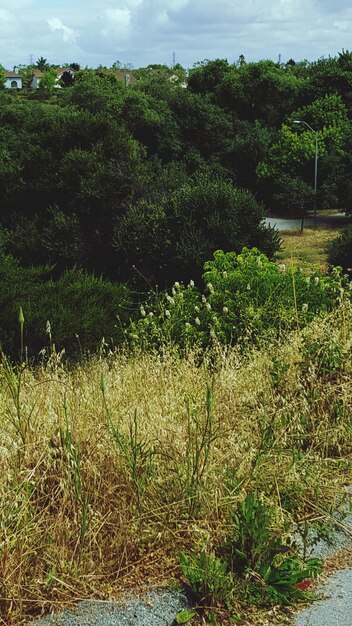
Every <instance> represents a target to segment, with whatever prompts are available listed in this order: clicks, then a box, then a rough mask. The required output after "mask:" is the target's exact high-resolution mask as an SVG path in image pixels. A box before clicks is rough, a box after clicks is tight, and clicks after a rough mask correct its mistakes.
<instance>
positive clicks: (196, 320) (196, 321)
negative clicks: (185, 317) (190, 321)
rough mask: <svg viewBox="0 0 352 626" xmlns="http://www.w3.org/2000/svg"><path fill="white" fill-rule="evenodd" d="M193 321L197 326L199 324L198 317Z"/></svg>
mask: <svg viewBox="0 0 352 626" xmlns="http://www.w3.org/2000/svg"><path fill="white" fill-rule="evenodd" d="M194 321H195V323H196V324H197V326H200V319H199V317H196V319H195V320H194Z"/></svg>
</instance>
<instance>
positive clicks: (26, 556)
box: [0, 304, 352, 625]
mask: <svg viewBox="0 0 352 626" xmlns="http://www.w3.org/2000/svg"><path fill="white" fill-rule="evenodd" d="M351 352H352V313H351V307H350V306H349V305H348V304H346V305H344V306H342V307H340V308H339V309H338V310H337V311H335V312H334V314H332V315H330V316H329V317H326V318H324V319H318V320H316V321H315V322H313V323H312V324H311V325H310V326H309V327H307V328H306V329H304V330H303V331H301V332H297V333H293V334H292V335H290V336H288V337H287V338H286V340H285V341H284V342H283V343H281V344H277V345H273V346H271V347H270V348H267V349H265V350H264V349H263V350H257V351H253V352H252V353H251V354H249V353H247V354H245V355H241V354H239V353H238V352H236V350H235V349H234V350H229V351H227V352H224V351H221V350H220V349H219V350H218V352H216V351H215V352H213V353H212V354H208V355H206V357H205V358H204V359H203V360H202V361H200V359H199V355H192V354H190V355H189V356H188V358H183V359H181V358H179V357H176V356H175V355H173V354H172V353H170V352H165V353H164V354H142V355H140V356H138V357H131V356H128V355H125V354H116V355H111V354H110V355H109V354H108V355H105V356H101V357H95V358H92V359H90V360H89V361H87V362H85V363H82V364H81V365H77V366H75V367H72V368H69V367H65V366H63V365H62V364H61V363H60V361H59V360H56V361H55V359H54V358H52V359H51V360H50V361H49V363H48V364H46V365H45V366H43V367H39V368H35V369H31V368H28V367H26V366H20V367H18V368H16V367H15V366H13V365H11V364H10V363H9V362H8V361H7V360H6V358H5V357H4V358H3V360H2V365H1V369H0V407H1V422H0V445H1V455H0V469H1V472H0V616H1V617H0V623H1V621H2V623H3V624H7V625H15V624H16V625H17V624H20V623H25V622H26V621H29V620H30V617H31V616H33V615H37V614H39V613H40V612H41V611H49V610H50V609H51V608H53V607H58V606H62V605H64V604H65V603H69V602H72V601H74V600H76V599H79V598H83V597H87V596H90V597H92V596H95V597H101V598H109V597H111V596H113V595H114V594H116V593H117V592H118V591H119V590H121V589H124V588H126V587H128V586H134V585H138V584H139V583H143V582H160V581H162V580H166V579H170V578H172V577H173V576H175V575H176V576H177V574H178V554H179V551H180V550H185V549H187V548H189V547H191V546H194V545H195V544H197V545H198V546H202V547H204V548H207V549H209V548H211V547H212V545H213V544H214V543H217V542H218V540H219V539H221V537H222V536H223V534H224V533H226V524H227V519H228V512H229V511H230V510H231V508H233V507H234V506H235V505H236V503H237V502H238V501H239V500H241V499H243V498H244V496H245V494H246V493H247V492H248V491H250V490H253V489H256V490H258V492H260V493H261V494H262V497H263V498H264V499H265V500H267V501H270V502H271V503H273V504H274V505H275V506H276V511H277V515H276V521H275V524H277V525H278V527H280V528H281V529H282V528H283V527H285V528H286V526H287V521H289V522H292V523H293V522H298V523H299V522H300V521H302V520H306V519H308V518H312V519H313V518H318V517H320V516H321V515H322V514H326V515H329V513H330V512H331V511H332V509H333V508H334V507H336V505H337V502H338V500H339V498H340V494H341V485H342V484H343V483H344V482H346V481H349V480H350V464H351V430H352V429H351V415H352V379H351Z"/></svg>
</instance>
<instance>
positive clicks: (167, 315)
mask: <svg viewBox="0 0 352 626" xmlns="http://www.w3.org/2000/svg"><path fill="white" fill-rule="evenodd" d="M170 315H171V314H170V311H169V309H165V317H170Z"/></svg>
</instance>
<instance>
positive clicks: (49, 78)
mask: <svg viewBox="0 0 352 626" xmlns="http://www.w3.org/2000/svg"><path fill="white" fill-rule="evenodd" d="M56 82H57V73H56V70H55V68H54V67H51V68H49V69H47V70H45V71H44V73H43V76H42V77H41V79H40V84H39V89H40V90H43V91H44V92H46V93H51V92H52V91H53V89H54V87H55V85H56Z"/></svg>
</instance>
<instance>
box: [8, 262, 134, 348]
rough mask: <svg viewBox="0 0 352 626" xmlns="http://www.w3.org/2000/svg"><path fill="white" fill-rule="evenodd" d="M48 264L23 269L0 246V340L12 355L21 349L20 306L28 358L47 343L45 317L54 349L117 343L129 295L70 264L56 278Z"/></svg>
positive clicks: (128, 302) (123, 286)
mask: <svg viewBox="0 0 352 626" xmlns="http://www.w3.org/2000/svg"><path fill="white" fill-rule="evenodd" d="M52 270H53V268H51V267H48V266H47V267H40V268H23V267H21V266H20V264H19V262H18V261H17V260H16V259H14V258H13V257H11V256H9V255H5V254H4V253H1V251H0V310H1V313H0V343H1V346H2V349H3V350H4V352H5V353H6V354H8V355H10V356H12V357H14V358H16V357H18V355H19V352H20V326H19V322H18V316H19V308H20V306H21V307H22V309H23V314H24V318H25V323H24V345H25V347H26V348H27V350H28V354H29V357H30V358H32V357H33V358H35V357H37V355H38V354H39V352H40V350H42V349H43V348H44V347H46V346H48V345H49V343H50V337H49V336H48V332H47V322H48V321H49V322H50V328H51V335H52V341H53V342H54V343H55V346H56V349H57V350H62V349H65V352H66V354H67V355H69V356H77V355H79V354H81V353H82V352H83V353H86V352H88V351H89V352H94V351H96V350H97V348H98V347H99V345H100V344H101V341H102V339H103V338H104V339H105V341H106V342H107V343H108V344H110V345H117V344H119V343H120V342H121V340H122V338H123V332H122V326H124V325H125V324H126V323H127V321H128V320H129V317H130V308H131V294H130V291H129V289H128V288H127V287H126V286H125V285H123V284H113V283H111V282H110V281H108V280H105V279H103V278H98V277H96V276H94V275H92V274H88V273H87V272H86V271H83V270H77V269H72V270H68V271H66V272H65V273H64V274H62V276H61V277H60V278H58V279H57V280H55V279H53V278H51V274H52Z"/></svg>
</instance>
